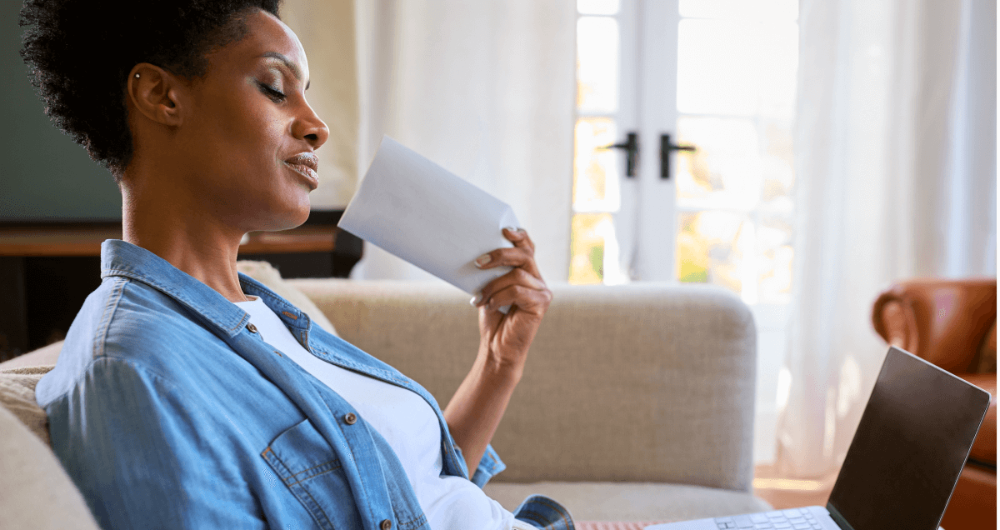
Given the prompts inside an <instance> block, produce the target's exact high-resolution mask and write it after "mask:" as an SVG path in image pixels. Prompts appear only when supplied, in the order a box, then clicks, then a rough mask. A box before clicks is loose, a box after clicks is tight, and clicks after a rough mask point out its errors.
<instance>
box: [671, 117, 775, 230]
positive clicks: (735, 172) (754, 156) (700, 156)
mask: <svg viewBox="0 0 1000 530" xmlns="http://www.w3.org/2000/svg"><path fill="white" fill-rule="evenodd" d="M677 136H678V140H679V142H680V143H682V144H693V145H694V146H695V147H696V149H697V150H696V151H694V152H693V153H687V152H682V151H677V152H676V153H678V154H677V155H675V156H677V158H676V163H677V205H678V206H680V207H682V208H695V209H708V208H721V209H728V210H741V211H749V210H750V209H752V208H754V207H755V206H757V204H758V203H759V201H760V196H761V184H762V174H761V173H762V171H761V170H762V164H761V156H760V147H759V142H758V134H757V129H756V127H755V126H754V123H753V122H752V121H750V120H743V119H724V118H693V117H682V118H680V119H679V120H677Z"/></svg>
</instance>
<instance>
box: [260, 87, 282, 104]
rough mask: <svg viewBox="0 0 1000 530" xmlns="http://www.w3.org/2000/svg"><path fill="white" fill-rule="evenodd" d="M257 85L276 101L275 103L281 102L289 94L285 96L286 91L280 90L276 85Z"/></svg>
mask: <svg viewBox="0 0 1000 530" xmlns="http://www.w3.org/2000/svg"><path fill="white" fill-rule="evenodd" d="M257 86H259V87H260V91H261V92H263V93H264V95H265V96H267V97H268V98H270V99H271V101H274V102H275V103H281V102H282V101H284V100H285V98H286V97H287V96H285V93H284V92H282V91H280V90H278V89H276V88H274V87H271V86H269V85H267V84H266V83H257Z"/></svg>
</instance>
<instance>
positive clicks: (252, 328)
mask: <svg viewBox="0 0 1000 530" xmlns="http://www.w3.org/2000/svg"><path fill="white" fill-rule="evenodd" d="M247 330H248V331H249V332H250V333H257V326H255V325H253V324H247Z"/></svg>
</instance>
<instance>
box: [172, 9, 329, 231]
mask: <svg viewBox="0 0 1000 530" xmlns="http://www.w3.org/2000/svg"><path fill="white" fill-rule="evenodd" d="M246 24H247V27H248V29H249V34H248V35H247V36H246V37H244V38H243V39H241V40H240V41H239V42H235V43H231V44H229V45H227V46H225V47H223V48H220V49H217V50H214V51H212V52H211V53H209V54H208V55H207V59H208V69H207V71H206V73H205V75H204V76H202V77H200V78H197V79H195V80H193V81H191V83H190V85H189V86H188V91H187V92H188V98H187V99H188V100H189V101H188V102H187V106H188V107H189V108H188V109H187V111H186V112H184V122H183V125H182V126H181V127H180V128H179V129H178V131H177V132H178V137H177V141H178V143H179V147H180V150H181V152H182V153H183V158H184V160H185V161H184V164H183V166H184V170H183V171H182V172H183V173H184V175H182V176H181V177H182V178H183V179H185V180H186V181H187V188H188V189H189V191H190V193H191V197H192V198H193V200H194V201H195V202H196V203H197V207H198V208H199V209H200V211H201V213H203V214H205V215H208V216H210V218H212V219H216V220H218V221H220V222H222V223H224V224H225V225H226V226H227V227H232V228H236V229H238V230H239V231H241V232H248V231H252V230H281V229H286V228H291V227H294V226H298V225H300V224H302V223H303V222H304V221H305V220H306V218H307V217H308V216H309V192H310V191H312V190H313V189H315V188H316V186H318V184H319V182H318V181H317V180H316V169H317V168H316V162H317V159H316V157H315V155H314V154H313V152H314V151H315V150H316V149H318V148H319V147H320V146H321V145H323V142H325V141H326V139H327V137H328V135H329V131H328V130H327V127H326V124H325V123H323V121H322V120H320V119H319V117H318V116H317V115H316V113H315V112H313V110H312V108H311V107H310V106H309V104H308V103H307V102H306V98H305V89H306V88H307V87H308V84H309V65H308V63H307V61H306V55H305V52H304V51H303V49H302V45H301V44H300V43H299V40H298V38H296V36H295V34H294V33H293V32H292V31H291V30H290V29H289V28H288V26H286V25H285V24H284V23H282V22H281V21H280V20H278V19H277V18H275V17H273V16H271V15H270V14H267V13H264V12H263V11H258V12H256V13H253V14H251V15H249V16H248V17H247V20H246Z"/></svg>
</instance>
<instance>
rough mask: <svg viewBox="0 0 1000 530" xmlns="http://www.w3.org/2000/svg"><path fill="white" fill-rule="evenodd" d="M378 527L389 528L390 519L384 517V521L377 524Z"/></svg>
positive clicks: (382, 529)
mask: <svg viewBox="0 0 1000 530" xmlns="http://www.w3.org/2000/svg"><path fill="white" fill-rule="evenodd" d="M378 527H379V529H380V530H389V529H390V528H392V521H390V520H388V519H386V520H385V521H382V524H380V525H378Z"/></svg>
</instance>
